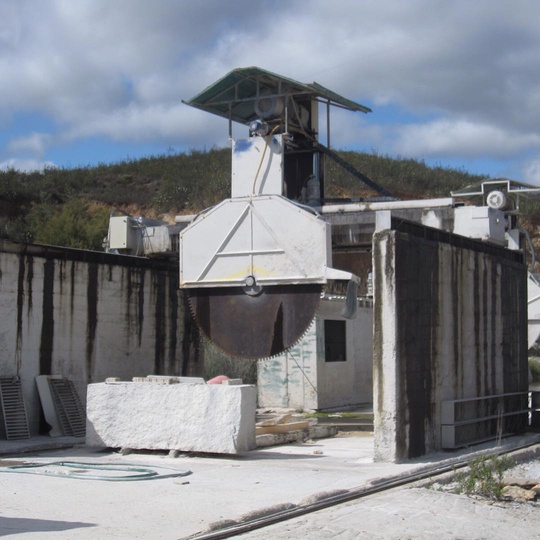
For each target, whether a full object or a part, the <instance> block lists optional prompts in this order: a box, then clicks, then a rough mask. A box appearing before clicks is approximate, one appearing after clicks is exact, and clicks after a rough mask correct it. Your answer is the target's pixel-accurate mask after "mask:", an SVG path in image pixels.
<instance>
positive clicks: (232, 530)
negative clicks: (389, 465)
mask: <svg viewBox="0 0 540 540" xmlns="http://www.w3.org/2000/svg"><path fill="white" fill-rule="evenodd" d="M535 446H536V447H537V450H538V451H540V436H539V437H535V439H534V440H533V441H532V442H531V441H528V442H526V443H524V444H519V445H517V446H512V447H511V448H501V447H499V448H498V449H491V450H484V451H480V452H474V454H473V457H476V456H478V455H483V456H488V457H491V456H501V455H509V456H512V455H519V454H521V453H524V451H526V450H527V449H532V448H533V447H535ZM538 453H540V452H536V454H538ZM532 455H534V454H533V453H531V456H532ZM527 458H528V456H527V455H526V454H524V455H523V456H521V459H522V460H525V459H527ZM470 461H471V454H468V455H466V456H461V457H459V458H455V459H449V460H445V461H444V463H443V464H436V465H430V466H426V467H422V468H421V469H417V470H415V471H412V472H409V473H404V474H400V475H399V476H394V477H391V478H385V479H381V480H380V481H379V480H373V481H372V482H371V483H370V484H368V485H366V486H361V487H358V488H352V489H348V490H344V491H343V492H338V493H336V494H335V495H330V496H328V497H325V498H323V499H320V500H318V501H316V502H313V503H310V504H306V505H292V506H291V507H290V508H287V509H284V510H277V511H276V510H274V511H273V510H272V508H270V509H268V510H266V511H264V510H263V511H261V512H260V513H259V516H258V517H256V518H254V519H250V520H247V521H242V522H237V523H234V524H232V525H229V526H225V527H223V528H219V529H216V530H211V531H207V532H203V533H197V534H195V535H192V536H189V537H186V538H185V539H184V540H222V539H225V538H232V537H234V536H237V535H239V534H244V533H248V532H251V531H254V530H256V529H262V528H264V527H268V526H269V525H273V524H275V523H280V522H283V521H287V520H290V519H294V518H297V517H301V516H305V515H306V514H310V513H312V512H317V511H319V510H324V509H325V508H330V507H332V506H336V505H339V504H343V503H347V502H351V501H355V500H358V499H362V498H364V497H368V496H370V495H375V494H377V493H381V492H384V491H388V490H391V489H394V488H398V487H403V486H407V485H410V484H414V483H416V482H419V481H422V480H426V479H428V478H429V479H434V478H437V477H440V476H442V475H445V474H448V473H453V472H455V471H456V470H458V469H462V468H465V467H467V466H468V465H469V463H470ZM276 508H279V505H278V507H274V509H276ZM255 514H256V513H255Z"/></svg>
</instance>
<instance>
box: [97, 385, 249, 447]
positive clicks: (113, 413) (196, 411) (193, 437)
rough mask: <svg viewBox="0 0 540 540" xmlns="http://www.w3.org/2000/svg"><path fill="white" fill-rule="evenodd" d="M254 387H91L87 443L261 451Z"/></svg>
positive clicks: (107, 445) (116, 445) (103, 445)
mask: <svg viewBox="0 0 540 540" xmlns="http://www.w3.org/2000/svg"><path fill="white" fill-rule="evenodd" d="M256 399H257V390H256V387H255V386H253V385H241V386H222V385H203V384H173V385H161V384H139V383H131V382H125V383H116V384H105V383H99V384H90V385H88V394H87V409H86V414H87V424H86V444H88V445H89V446H93V447H97V448H107V447H109V448H133V449H147V450H181V451H184V452H209V453H220V454H237V453H241V452H245V451H247V450H251V449H253V448H255V411H256Z"/></svg>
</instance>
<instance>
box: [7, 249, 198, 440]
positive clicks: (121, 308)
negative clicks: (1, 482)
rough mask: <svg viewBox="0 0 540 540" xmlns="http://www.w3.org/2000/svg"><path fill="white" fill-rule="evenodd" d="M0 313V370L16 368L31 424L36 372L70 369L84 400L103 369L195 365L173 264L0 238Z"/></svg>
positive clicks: (130, 372)
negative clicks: (17, 242) (0, 319)
mask: <svg viewBox="0 0 540 540" xmlns="http://www.w3.org/2000/svg"><path fill="white" fill-rule="evenodd" d="M0 313H1V314H2V325H1V328H0V375H1V376H16V375H18V376H20V378H21V381H22V386H23V392H24V396H25V402H26V407H27V412H28V416H29V421H30V426H31V431H32V433H33V434H35V433H37V432H38V429H39V414H40V406H39V400H38V396H37V392H36V389H35V383H34V377H35V376H36V375H49V374H58V375H62V376H65V377H68V378H70V379H71V380H72V381H73V382H74V383H75V385H76V388H77V391H78V393H79V396H80V397H81V399H82V400H83V403H84V401H85V399H86V385H87V384H88V383H91V382H100V381H103V380H104V379H105V378H106V377H111V376H117V377H120V378H122V379H127V380H129V379H131V378H132V377H133V376H146V375H148V374H152V373H157V374H176V375H195V374H198V370H199V366H200V363H199V362H198V361H197V360H198V357H197V352H196V347H195V345H196V344H197V343H198V334H197V332H196V330H195V328H194V327H193V325H192V324H191V320H190V318H189V316H188V317H185V316H184V314H185V308H184V298H183V295H182V293H181V292H180V291H179V290H178V273H177V270H176V265H170V264H168V263H159V262H152V261H147V260H145V259H137V258H132V257H125V256H118V255H111V254H104V253H94V252H86V251H78V250H67V249H61V248H46V247H42V246H30V245H24V244H14V243H10V242H5V241H4V242H1V243H0Z"/></svg>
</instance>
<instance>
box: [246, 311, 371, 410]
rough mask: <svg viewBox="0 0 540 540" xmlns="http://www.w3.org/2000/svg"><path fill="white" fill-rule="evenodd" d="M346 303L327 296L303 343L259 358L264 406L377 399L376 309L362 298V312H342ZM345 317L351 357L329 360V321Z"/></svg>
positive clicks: (310, 406) (311, 406)
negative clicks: (374, 374)
mask: <svg viewBox="0 0 540 540" xmlns="http://www.w3.org/2000/svg"><path fill="white" fill-rule="evenodd" d="M342 309H343V302H342V301H338V300H323V301H321V305H320V307H319V310H318V313H317V317H316V319H315V321H314V322H313V324H312V325H311V326H310V328H309V329H308V331H307V332H306V334H305V335H304V336H303V338H302V339H301V340H300V342H299V343H298V344H297V345H296V346H295V347H293V348H292V349H290V350H289V351H287V352H286V353H283V354H281V355H278V356H276V357H274V358H269V359H264V360H259V362H258V366H257V368H258V370H257V382H258V402H259V406H260V407H280V408H291V409H296V410H299V411H307V410H320V409H333V408H347V407H354V406H355V405H359V404H362V403H370V402H371V401H372V399H373V379H372V372H373V369H372V341H371V340H372V335H373V316H372V313H373V309H372V307H371V304H370V303H369V302H365V303H361V305H360V306H359V308H358V313H357V316H356V317H355V318H354V319H352V320H346V319H344V318H343V317H342V316H341V310H342ZM327 319H333V320H345V321H346V340H347V342H346V348H347V361H346V362H326V359H325V341H324V321H325V320H327Z"/></svg>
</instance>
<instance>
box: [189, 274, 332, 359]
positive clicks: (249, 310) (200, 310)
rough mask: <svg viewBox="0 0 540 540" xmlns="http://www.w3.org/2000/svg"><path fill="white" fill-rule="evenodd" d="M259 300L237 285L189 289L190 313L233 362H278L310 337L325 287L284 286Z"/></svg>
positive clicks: (207, 335) (210, 339) (267, 289)
mask: <svg viewBox="0 0 540 540" xmlns="http://www.w3.org/2000/svg"><path fill="white" fill-rule="evenodd" d="M263 291H264V292H263V294H262V295H258V296H256V297H253V296H250V295H246V294H245V293H244V292H243V291H242V289H240V288H238V287H236V288H234V287H222V288H217V289H216V288H201V289H190V290H189V291H186V296H187V300H188V305H189V311H190V313H191V316H192V318H193V320H194V321H195V323H196V324H197V326H198V328H199V329H200V330H201V332H202V334H203V335H204V337H205V338H206V339H208V340H209V341H210V342H211V343H212V344H213V345H214V346H215V347H216V348H217V349H219V350H220V351H222V352H223V353H224V354H226V355H227V356H229V357H230V358H235V359H238V360H244V361H245V360H248V361H256V360H259V359H267V358H275V357H277V356H279V355H281V354H283V353H285V352H287V351H289V350H290V349H292V348H293V347H295V346H297V345H298V343H299V342H300V341H301V340H302V339H303V338H304V337H305V335H306V333H307V332H308V330H309V328H310V327H311V324H312V323H313V320H314V319H315V316H316V313H317V311H318V309H319V305H320V302H321V298H322V293H323V287H322V286H321V285H313V284H309V285H305V284H303V285H281V286H269V287H267V288H266V289H263Z"/></svg>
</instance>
